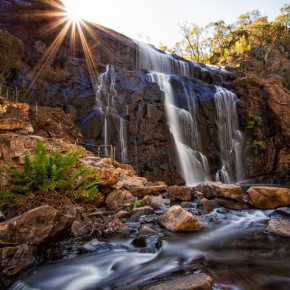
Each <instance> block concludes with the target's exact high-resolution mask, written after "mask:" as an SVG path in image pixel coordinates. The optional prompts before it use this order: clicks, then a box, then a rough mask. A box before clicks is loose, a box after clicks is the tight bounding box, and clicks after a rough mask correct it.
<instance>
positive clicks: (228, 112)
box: [214, 87, 243, 183]
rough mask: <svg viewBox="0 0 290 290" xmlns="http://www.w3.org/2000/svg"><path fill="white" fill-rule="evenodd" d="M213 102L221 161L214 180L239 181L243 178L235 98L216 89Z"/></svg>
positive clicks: (226, 92)
mask: <svg viewBox="0 0 290 290" xmlns="http://www.w3.org/2000/svg"><path fill="white" fill-rule="evenodd" d="M214 101H215V106H216V114H217V127H218V132H219V134H218V135H219V144H220V158H221V161H222V168H221V169H220V170H219V171H218V172H217V174H216V180H217V181H222V182H225V183H231V182H234V181H241V180H242V178H243V160H242V146H243V135H242V133H241V132H240V131H239V129H238V128H239V126H238V117H237V110H236V101H237V96H236V95H235V94H234V93H232V92H230V91H228V90H226V89H223V88H221V87H217V92H216V94H215V95H214Z"/></svg>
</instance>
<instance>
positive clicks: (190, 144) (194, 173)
mask: <svg viewBox="0 0 290 290" xmlns="http://www.w3.org/2000/svg"><path fill="white" fill-rule="evenodd" d="M148 78H149V80H150V81H151V82H156V83H157V84H158V85H159V87H160V89H161V90H162V91H163V92H164V93H165V110H166V116H167V123H168V126H169V129H170V131H171V133H172V135H173V138H174V143H175V148H176V152H177V157H178V163H179V169H180V173H181V175H182V177H183V178H184V180H185V183H186V185H187V186H190V185H195V184H196V183H198V182H202V181H206V180H209V169H208V163H207V159H206V157H205V156H204V155H203V154H202V153H201V145H200V138H199V133H198V128H197V121H196V113H195V110H194V106H193V104H191V109H192V110H191V112H189V111H188V110H185V109H182V108H178V107H177V106H176V105H175V102H174V93H173V89H172V86H171V83H170V76H169V75H167V74H164V73H157V72H152V73H150V74H148ZM183 89H184V94H185V95H187V96H188V100H192V99H193V97H194V96H193V95H190V96H189V94H190V92H189V90H187V89H186V87H185V86H184V87H183Z"/></svg>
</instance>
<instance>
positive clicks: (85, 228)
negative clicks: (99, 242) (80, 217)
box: [71, 221, 91, 238]
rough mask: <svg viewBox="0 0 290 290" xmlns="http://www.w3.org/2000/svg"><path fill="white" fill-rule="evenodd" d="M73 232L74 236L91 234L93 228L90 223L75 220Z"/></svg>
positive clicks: (72, 227)
mask: <svg viewBox="0 0 290 290" xmlns="http://www.w3.org/2000/svg"><path fill="white" fill-rule="evenodd" d="M71 232H72V234H73V235H74V237H75V238H77V237H82V236H85V235H87V234H89V233H90V232H91V229H90V227H89V225H87V224H85V223H82V222H79V221H74V222H73V224H72V226H71Z"/></svg>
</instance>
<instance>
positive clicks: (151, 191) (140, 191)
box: [131, 185, 167, 197]
mask: <svg viewBox="0 0 290 290" xmlns="http://www.w3.org/2000/svg"><path fill="white" fill-rule="evenodd" d="M166 190H167V185H155V186H144V187H136V188H133V189H131V192H132V194H133V195H135V196H137V197H144V196H146V195H159V194H161V193H162V192H164V191H166Z"/></svg>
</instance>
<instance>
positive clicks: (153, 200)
mask: <svg viewBox="0 0 290 290" xmlns="http://www.w3.org/2000/svg"><path fill="white" fill-rule="evenodd" d="M142 204H143V205H148V206H150V207H152V208H153V209H154V210H157V209H163V208H166V207H167V206H169V204H170V201H169V199H164V198H163V197H162V195H157V196H154V195H146V196H145V197H144V198H143V199H142Z"/></svg>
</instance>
